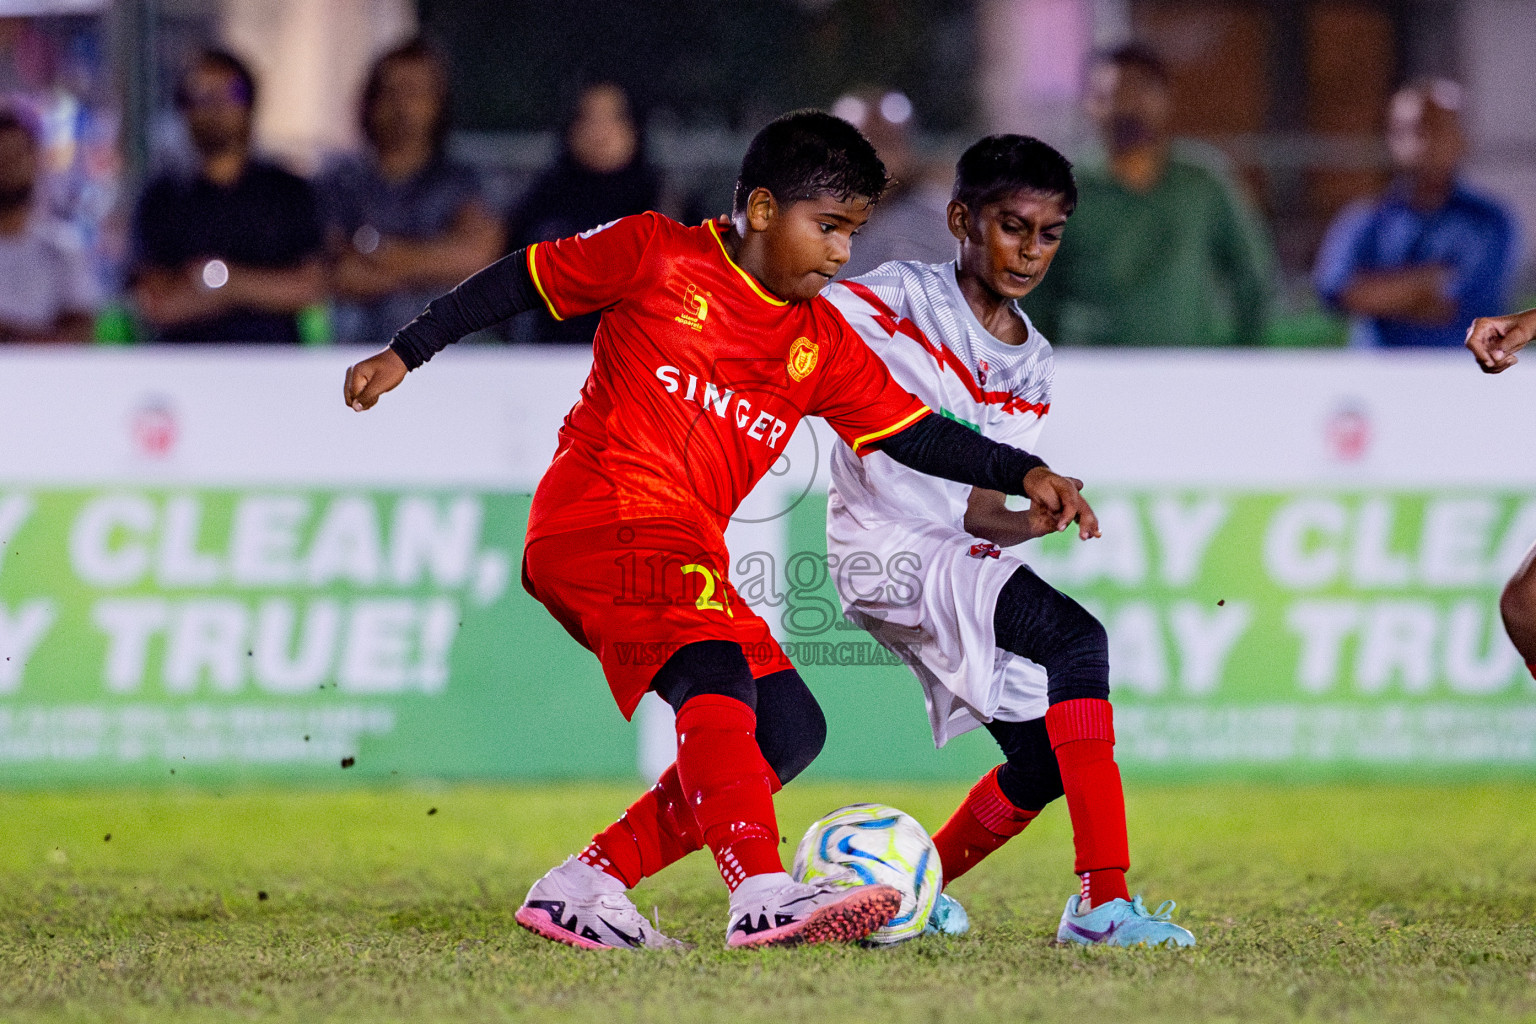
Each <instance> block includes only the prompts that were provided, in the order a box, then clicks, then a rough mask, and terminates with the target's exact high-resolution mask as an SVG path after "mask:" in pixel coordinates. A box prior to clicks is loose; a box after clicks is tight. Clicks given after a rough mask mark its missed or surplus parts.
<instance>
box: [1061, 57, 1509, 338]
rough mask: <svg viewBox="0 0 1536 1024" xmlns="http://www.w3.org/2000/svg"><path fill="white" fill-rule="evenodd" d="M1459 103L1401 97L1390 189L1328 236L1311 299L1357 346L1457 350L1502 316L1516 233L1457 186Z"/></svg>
mask: <svg viewBox="0 0 1536 1024" xmlns="http://www.w3.org/2000/svg"><path fill="white" fill-rule="evenodd" d="M1461 99H1462V91H1461V88H1460V86H1458V85H1457V84H1456V83H1454V82H1447V81H1443V80H1441V81H1432V82H1420V83H1416V84H1414V85H1410V86H1408V87H1407V88H1404V89H1403V90H1401V91H1400V92H1398V94H1397V95H1396V96H1394V97H1393V98H1392V103H1391V107H1390V110H1389V112H1388V125H1387V144H1388V147H1389V149H1390V150H1391V153H1392V162H1393V164H1394V165H1395V166H1396V168H1397V178H1396V180H1395V181H1394V182H1393V183H1392V186H1391V187H1390V188H1389V189H1388V190H1387V192H1386V194H1385V195H1383V196H1381V197H1380V198H1378V199H1376V200H1374V201H1371V202H1361V203H1355V204H1353V205H1351V206H1349V207H1347V208H1346V209H1345V210H1344V211H1343V212H1342V213H1341V214H1339V217H1338V219H1337V220H1336V221H1334V223H1333V226H1332V227H1330V228H1329V229H1328V235H1327V237H1326V238H1325V239H1324V241H1323V246H1322V250H1321V251H1320V252H1319V254H1318V258H1317V270H1316V277H1317V290H1318V292H1319V294H1321V296H1322V297H1323V299H1324V301H1326V302H1328V303H1330V304H1331V305H1333V306H1335V307H1337V308H1338V309H1341V310H1343V311H1344V312H1347V313H1350V314H1352V316H1353V317H1354V321H1355V322H1354V331H1353V332H1352V341H1353V343H1354V344H1355V345H1358V346H1363V347H1377V346H1379V347H1381V348H1404V347H1409V346H1438V347H1444V348H1460V347H1461V345H1462V343H1463V341H1464V340H1465V339H1466V334H1467V324H1468V323H1470V322H1471V321H1472V320H1474V319H1475V318H1477V317H1480V316H1495V315H1497V314H1498V313H1499V312H1500V311H1502V310H1503V309H1504V306H1505V298H1506V296H1505V291H1506V289H1507V288H1508V284H1509V277H1510V273H1511V271H1512V270H1513V266H1512V260H1513V256H1514V244H1513V242H1514V225H1513V221H1512V220H1511V218H1510V215H1509V213H1508V212H1506V211H1505V209H1504V208H1503V207H1502V206H1501V205H1499V203H1498V202H1496V201H1495V200H1493V199H1492V198H1490V197H1488V196H1484V195H1480V194H1478V193H1476V192H1473V191H1472V190H1471V189H1469V188H1467V187H1466V186H1465V185H1464V184H1462V183H1461V181H1459V180H1458V178H1457V171H1458V169H1459V168H1460V165H1461V160H1462V157H1463V156H1464V154H1465V153H1466V148H1467V143H1466V137H1465V136H1464V135H1463V134H1462V129H1461ZM1074 226H1075V225H1074Z"/></svg>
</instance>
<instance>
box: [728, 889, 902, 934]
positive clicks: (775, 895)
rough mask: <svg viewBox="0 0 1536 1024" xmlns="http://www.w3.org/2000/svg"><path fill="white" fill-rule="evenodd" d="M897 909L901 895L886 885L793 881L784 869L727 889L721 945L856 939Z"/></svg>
mask: <svg viewBox="0 0 1536 1024" xmlns="http://www.w3.org/2000/svg"><path fill="white" fill-rule="evenodd" d="M900 910H901V893H900V891H898V890H897V889H896V888H894V887H892V886H889V885H860V886H855V887H854V888H851V889H850V888H846V887H842V886H836V885H832V884H831V883H829V882H826V881H818V882H808V883H807V882H797V881H795V880H794V879H792V878H790V877H789V875H787V874H785V873H784V872H782V871H780V872H774V873H772V874H767V875H754V876H752V877H751V878H748V879H747V880H746V881H744V882H742V883H741V885H739V886H737V887H736V891H735V892H733V893H731V923H730V925H729V926H728V927H727V928H726V931H725V944H726V945H727V946H729V947H733V948H734V947H737V946H800V945H813V944H815V943H819V942H857V941H858V940H860V939H862V938H864V937H865V936H866V935H868V934H869V933H870V932H872V931H874V930H876V929H877V928H880V927H883V926H884V925H885V924H886V922H888V921H890V919H891V918H893V917H895V916H896V914H897V913H898V912H899V911H900Z"/></svg>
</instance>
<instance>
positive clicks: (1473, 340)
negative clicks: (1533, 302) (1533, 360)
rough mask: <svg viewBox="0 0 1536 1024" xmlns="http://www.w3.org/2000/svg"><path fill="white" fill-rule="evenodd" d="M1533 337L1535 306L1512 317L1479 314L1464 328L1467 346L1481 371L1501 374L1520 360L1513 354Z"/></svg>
mask: <svg viewBox="0 0 1536 1024" xmlns="http://www.w3.org/2000/svg"><path fill="white" fill-rule="evenodd" d="M1532 336H1536V309H1528V310H1526V311H1525V312H1524V313H1515V314H1514V315H1512V316H1480V317H1478V318H1477V319H1476V320H1473V321H1472V326H1471V327H1469V328H1467V349H1468V350H1469V351H1471V353H1472V354H1473V355H1474V356H1476V357H1477V365H1478V368H1479V369H1481V370H1482V371H1483V372H1484V373H1503V372H1504V371H1505V370H1507V369H1509V368H1510V367H1511V366H1514V365H1515V364H1516V363H1518V362H1519V361H1520V360H1519V358H1518V357H1516V355H1515V353H1517V352H1519V351H1520V350H1521V349H1523V348H1525V346H1526V345H1528V344H1529V343H1530V341H1531V338H1532Z"/></svg>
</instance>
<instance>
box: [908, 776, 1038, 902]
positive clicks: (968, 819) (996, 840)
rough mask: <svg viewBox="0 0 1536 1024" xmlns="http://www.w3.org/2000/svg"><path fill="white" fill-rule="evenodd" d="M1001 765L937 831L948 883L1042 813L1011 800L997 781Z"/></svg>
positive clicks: (936, 841)
mask: <svg viewBox="0 0 1536 1024" xmlns="http://www.w3.org/2000/svg"><path fill="white" fill-rule="evenodd" d="M1001 767H1002V766H1001V765H999V766H998V768H1001ZM998 768H993V769H992V770H991V771H989V772H987V774H985V775H983V776H982V777H981V781H980V782H978V783H976V785H974V786H972V787H971V791H970V793H968V794H966V797H965V799H964V800H963V801H961V803H960V806H959V807H956V808H955V813H954V814H951V815H950V816H949V820H948V821H946V822H945V823H944V825H943V827H942V828H940V829H939V830H938V831H937V832H935V833H934V834H933V845H935V846H937V847H938V848H939V863H940V864H941V865H942V866H943V870H944V884H945V885H948V884H949V883H950V882H953V881H954V880H955V879H957V878H959V877H960V876H961V875H963V874H965V873H966V872H967V871H969V870H971V868H973V867H975V866H976V865H977V864H980V863H981V862H982V859H983V858H984V857H986V856H987V855H988V854H990V853H993V852H995V851H996V850H998V849H1000V848H1001V847H1002V845H1003V844H1004V843H1006V842H1007V841H1008V840H1010V839H1012V838H1013V837H1014V836H1016V835H1018V834H1019V833H1020V832H1023V831H1024V826H1025V825H1028V824H1029V823H1030V822H1032V821H1034V820H1035V815H1037V814H1039V813H1040V812H1039V811H1025V810H1020V809H1019V808H1017V807H1015V806H1013V804H1012V803H1010V802H1009V800H1008V798H1007V797H1006V796H1004V795H1003V791H1002V789H1001V788H1000V787H999V786H998V784H997V772H998Z"/></svg>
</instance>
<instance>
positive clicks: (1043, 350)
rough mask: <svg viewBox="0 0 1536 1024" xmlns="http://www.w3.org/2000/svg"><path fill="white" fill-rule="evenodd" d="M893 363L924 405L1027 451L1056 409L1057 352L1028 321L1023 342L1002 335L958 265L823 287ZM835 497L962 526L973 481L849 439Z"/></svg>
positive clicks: (835, 476)
mask: <svg viewBox="0 0 1536 1024" xmlns="http://www.w3.org/2000/svg"><path fill="white" fill-rule="evenodd" d="M822 294H824V295H825V296H826V297H827V298H828V299H830V300H831V302H832V304H833V305H834V306H836V307H837V309H838V311H839V312H841V313H842V314H843V317H844V318H845V319H846V320H847V321H848V322H849V323H850V324H851V325H853V329H854V330H856V331H858V332H859V335H860V336H861V337H862V338H863V339H864V340H865V342H867V343H868V344H869V347H870V348H872V349H874V351H875V354H876V355H878V356H879V357H880V358H881V360H882V361H884V363H885V365H886V366H887V367H889V368H890V371H891V375H892V376H893V377H895V378H896V382H897V383H898V384H900V385H901V386H902V387H904V388H906V389H907V390H908V391H910V392H912V393H913V394H914V395H916V396H917V397H918V398H921V399H922V400H923V401H924V402H925V403H927V405H928V408H930V409H932V410H933V411H934V412H936V413H939V414H940V415H943V416H947V417H949V418H950V419H954V420H959V421H960V422H961V423H964V424H965V425H966V426H968V427H970V428H972V429H973V430H977V431H980V432H981V433H982V434H984V435H986V436H987V437H990V438H991V439H992V440H994V441H1001V442H1002V443H1003V444H1011V445H1013V446H1014V447H1015V448H1023V449H1024V450H1025V451H1029V450H1031V449H1032V448H1033V447H1034V445H1035V443H1036V441H1037V440H1038V438H1039V436H1040V428H1041V425H1042V423H1043V419H1044V416H1045V414H1046V411H1047V410H1048V409H1049V408H1050V406H1051V382H1052V379H1053V377H1054V376H1055V366H1056V363H1055V357H1054V356H1053V355H1052V353H1051V346H1050V343H1049V342H1047V341H1046V340H1045V336H1044V335H1042V334H1041V333H1040V332H1039V331H1037V330H1035V328H1034V325H1033V324H1030V323H1029V318H1028V317H1026V316H1024V313H1023V312H1022V311H1020V312H1019V316H1020V317H1022V318H1023V319H1024V322H1025V324H1027V325H1028V326H1029V340H1028V341H1026V342H1025V343H1024V344H1022V345H1009V344H1006V343H1004V342H1001V341H998V340H997V339H996V338H994V337H993V336H992V335H991V334H990V333H988V332H987V330H986V329H985V328H983V327H982V326H981V324H980V322H978V321H977V319H976V315H975V314H974V313H972V312H971V307H970V305H969V304H968V303H967V302H966V301H965V297H964V296H963V295H961V294H960V285H959V284H958V283H957V282H956V280H955V265H954V264H953V263H899V262H893V263H886V264H883V265H881V266H880V267H878V268H876V269H875V270H872V271H870V272H869V273H868V274H865V275H863V276H862V277H857V278H854V279H853V280H851V281H839V282H838V283H836V284H834V285H832V286H830V287H829V288H827V290H826V291H825V292H823V293H822ZM832 485H833V492H834V495H835V497H834V500H837V501H840V502H841V503H842V504H843V505H844V507H846V508H847V510H848V512H849V514H850V515H852V516H853V517H854V518H855V519H856V520H858V521H859V522H860V523H863V524H866V525H872V524H874V523H879V522H890V521H897V520H908V519H912V518H913V517H921V518H924V519H931V520H934V521H936V522H940V523H945V524H947V525H950V526H953V527H955V528H956V529H959V528H961V525H962V524H963V523H964V521H965V507H966V503H967V502H968V501H969V499H970V494H971V488H970V487H969V486H968V485H966V484H957V483H954V482H953V481H950V480H942V479H940V478H939V477H936V476H928V475H926V474H923V473H919V472H917V471H916V470H913V469H908V468H907V467H906V466H903V465H901V464H900V463H898V462H896V461H895V460H894V459H892V458H891V457H890V456H888V455H884V454H881V453H879V452H874V453H872V454H869V455H866V456H864V457H863V458H860V457H859V456H857V455H855V454H853V452H852V450H851V449H849V447H848V446H847V445H845V444H838V445H837V446H836V447H835V448H834V451H833V455H832Z"/></svg>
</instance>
